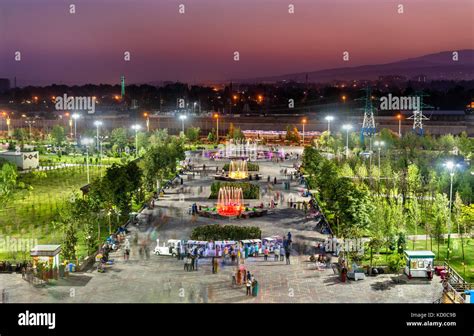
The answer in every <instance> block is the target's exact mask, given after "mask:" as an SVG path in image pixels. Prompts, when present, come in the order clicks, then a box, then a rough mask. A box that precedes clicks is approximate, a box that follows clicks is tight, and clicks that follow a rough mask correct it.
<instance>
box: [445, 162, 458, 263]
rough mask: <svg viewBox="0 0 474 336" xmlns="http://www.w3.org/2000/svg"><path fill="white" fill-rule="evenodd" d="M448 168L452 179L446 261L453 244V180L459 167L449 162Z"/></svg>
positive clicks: (446, 164) (447, 163)
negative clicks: (455, 170)
mask: <svg viewBox="0 0 474 336" xmlns="http://www.w3.org/2000/svg"><path fill="white" fill-rule="evenodd" d="M445 166H446V168H448V171H449V176H450V177H451V179H450V185H449V219H448V248H447V249H446V259H448V261H449V248H450V243H451V211H452V204H453V179H454V169H455V168H456V167H457V166H458V165H457V164H455V163H454V162H453V161H448V162H446V163H445Z"/></svg>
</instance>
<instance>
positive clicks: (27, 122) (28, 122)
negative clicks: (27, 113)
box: [25, 120, 35, 139]
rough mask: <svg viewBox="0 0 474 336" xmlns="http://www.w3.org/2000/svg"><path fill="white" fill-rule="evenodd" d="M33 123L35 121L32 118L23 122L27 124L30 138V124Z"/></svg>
mask: <svg viewBox="0 0 474 336" xmlns="http://www.w3.org/2000/svg"><path fill="white" fill-rule="evenodd" d="M34 123H35V121H34V120H26V121H25V124H27V125H28V128H29V130H30V132H29V135H30V139H31V125H33V124H34Z"/></svg>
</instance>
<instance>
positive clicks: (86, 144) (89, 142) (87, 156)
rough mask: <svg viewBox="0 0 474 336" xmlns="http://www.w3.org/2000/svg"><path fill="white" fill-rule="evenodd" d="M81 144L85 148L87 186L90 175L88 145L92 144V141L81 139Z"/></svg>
mask: <svg viewBox="0 0 474 336" xmlns="http://www.w3.org/2000/svg"><path fill="white" fill-rule="evenodd" d="M81 142H82V144H83V145H84V146H86V171H87V184H90V183H91V180H90V174H89V145H90V144H92V143H93V142H94V140H92V139H90V138H84V139H82V141H81Z"/></svg>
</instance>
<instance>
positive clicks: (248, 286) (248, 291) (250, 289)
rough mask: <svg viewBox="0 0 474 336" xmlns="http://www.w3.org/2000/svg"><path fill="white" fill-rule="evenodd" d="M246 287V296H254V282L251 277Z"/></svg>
mask: <svg viewBox="0 0 474 336" xmlns="http://www.w3.org/2000/svg"><path fill="white" fill-rule="evenodd" d="M245 286H246V287H247V293H246V296H252V280H250V278H249V277H247V282H246V283H245Z"/></svg>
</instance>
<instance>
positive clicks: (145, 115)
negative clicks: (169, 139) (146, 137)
mask: <svg viewBox="0 0 474 336" xmlns="http://www.w3.org/2000/svg"><path fill="white" fill-rule="evenodd" d="M143 116H144V117H145V118H146V131H147V132H150V115H149V114H148V112H145V113H143Z"/></svg>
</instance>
